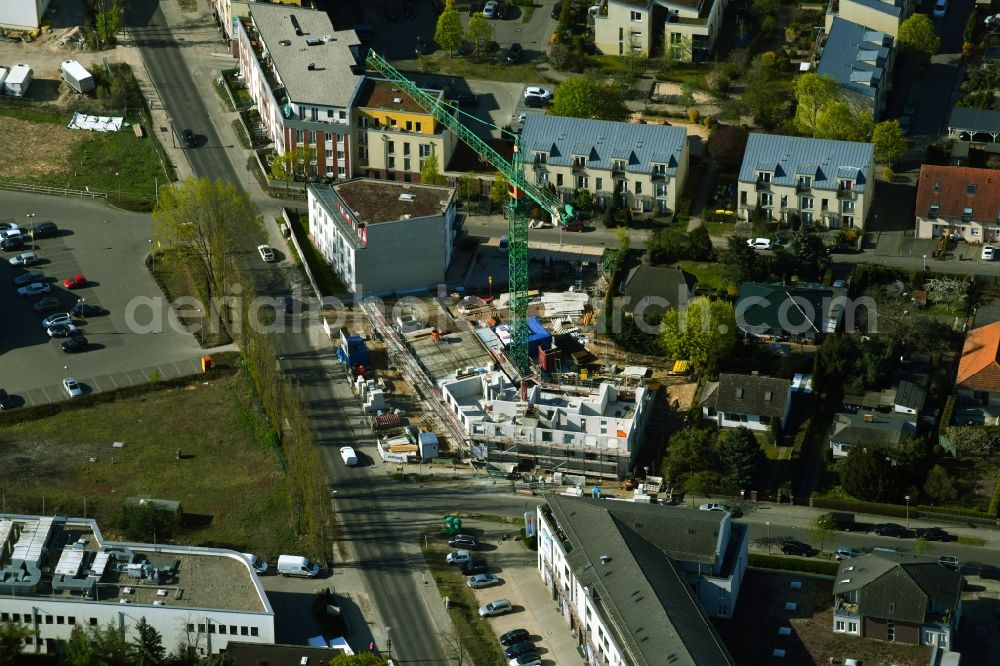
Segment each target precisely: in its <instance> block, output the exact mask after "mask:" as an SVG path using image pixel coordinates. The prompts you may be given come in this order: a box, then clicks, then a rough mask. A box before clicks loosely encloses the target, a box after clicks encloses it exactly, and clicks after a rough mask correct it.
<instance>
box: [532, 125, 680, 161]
mask: <svg viewBox="0 0 1000 666" xmlns="http://www.w3.org/2000/svg"><path fill="white" fill-rule="evenodd" d="M686 142H687V130H685V129H684V128H683V127H671V126H669V125H639V124H633V123H619V122H612V121H609V120H591V119H587V118H563V117H561V116H548V115H543V114H540V113H529V114H528V115H527V117H526V118H525V120H524V129H522V130H521V147H522V149H523V150H524V152H525V157H524V159H525V160H526V161H530V160H531V159H533V156H534V153H536V152H543V153H548V157H547V159H546V161H547V162H548V163H549V164H552V165H555V166H571V165H572V164H573V158H574V157H585V158H587V167H588V168H591V169H611V166H612V160H624V161H625V171H626V173H652V171H653V167H652V165H653V164H664V165H666V169H665V173H666V175H668V176H676V175H677V167H678V166H679V165H680V160H681V157H682V153H683V151H684V146H685V144H686Z"/></svg>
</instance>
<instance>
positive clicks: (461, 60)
mask: <svg viewBox="0 0 1000 666" xmlns="http://www.w3.org/2000/svg"><path fill="white" fill-rule="evenodd" d="M420 62H421V64H422V65H423V67H424V71H426V72H430V73H436V74H445V75H448V76H461V77H465V78H471V79H483V80H487V81H505V82H508V83H511V82H512V83H544V80H543V79H542V77H541V76H540V75H539V74H538V72H536V71H535V68H534V67H532V66H531V65H510V64H508V63H506V62H494V61H493V60H491V59H482V61H481V62H479V61H477V59H473V58H469V57H465V56H454V57H451V58H449V57H448V54H447V53H443V54H442V55H440V56H438V55H435V56H428V57H423V58H421V59H420Z"/></svg>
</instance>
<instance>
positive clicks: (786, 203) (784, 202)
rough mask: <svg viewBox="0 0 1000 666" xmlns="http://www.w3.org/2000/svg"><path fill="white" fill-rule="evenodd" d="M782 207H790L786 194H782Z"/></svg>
mask: <svg viewBox="0 0 1000 666" xmlns="http://www.w3.org/2000/svg"><path fill="white" fill-rule="evenodd" d="M781 207H782V208H788V197H787V196H785V195H784V194H782V195H781Z"/></svg>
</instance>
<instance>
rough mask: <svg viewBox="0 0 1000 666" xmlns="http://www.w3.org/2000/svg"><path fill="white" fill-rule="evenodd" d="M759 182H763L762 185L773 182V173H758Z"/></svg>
mask: <svg viewBox="0 0 1000 666" xmlns="http://www.w3.org/2000/svg"><path fill="white" fill-rule="evenodd" d="M757 180H758V181H760V182H762V183H770V182H771V172H770V171H758V172H757Z"/></svg>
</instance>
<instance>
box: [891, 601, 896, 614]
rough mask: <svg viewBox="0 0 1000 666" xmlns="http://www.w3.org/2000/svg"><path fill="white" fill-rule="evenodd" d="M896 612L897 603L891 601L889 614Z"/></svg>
mask: <svg viewBox="0 0 1000 666" xmlns="http://www.w3.org/2000/svg"><path fill="white" fill-rule="evenodd" d="M895 610H896V602H895V601H890V602H889V612H890V613H892V612H893V611H895Z"/></svg>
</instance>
